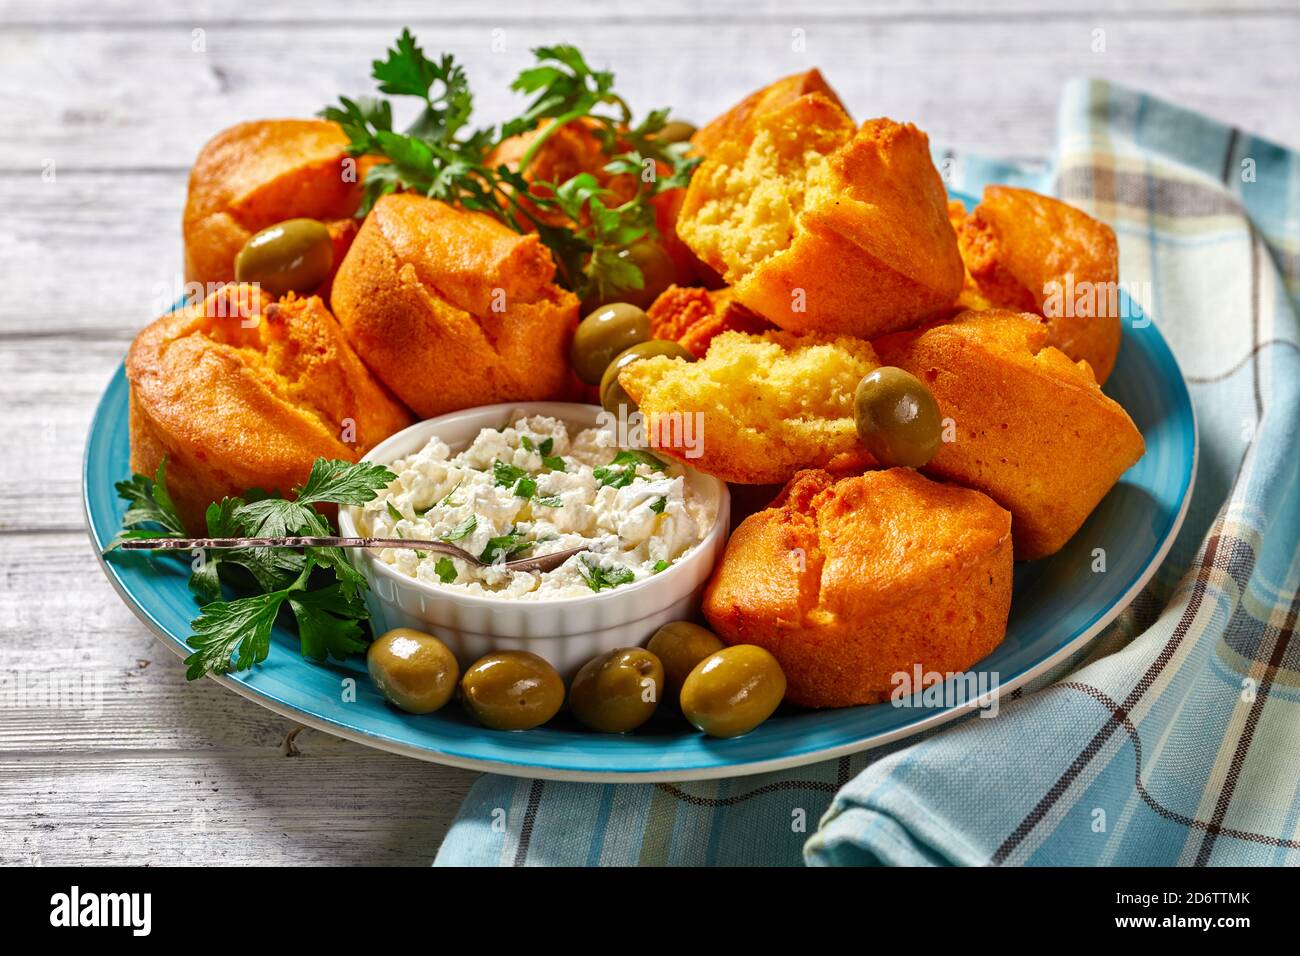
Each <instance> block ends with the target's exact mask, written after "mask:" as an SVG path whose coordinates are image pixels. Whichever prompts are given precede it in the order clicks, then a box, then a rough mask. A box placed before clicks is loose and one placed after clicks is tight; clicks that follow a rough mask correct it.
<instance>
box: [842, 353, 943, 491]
mask: <svg viewBox="0 0 1300 956" xmlns="http://www.w3.org/2000/svg"><path fill="white" fill-rule="evenodd" d="M853 412H854V417H855V419H856V421H857V426H858V437H860V438H861V439H862V443H863V444H864V445H866V446H867V451H869V452H871V454H872V456H874V457H875V459H876V460H877V461H878V462H880V463H881V464H882V465H884V466H885V467H886V468H894V467H898V466H905V467H909V468H920V467H921V466H922V465H925V464H927V463H928V462H929V461H930V459H931V458H933V457H934V456H935V453H936V452H938V450H939V445H940V444H941V443H942V439H943V419H942V417H941V416H940V413H939V405H938V403H937V402H936V401H935V400H934V396H933V395H931V394H930V390H929V389H928V388H926V387H925V385H924V384H922V383H921V380H920V379H918V378H917V377H916V376H915V375H912V374H910V373H908V372H905V371H903V370H902V369H901V368H893V367H892V366H884V367H882V368H878V369H876V370H875V371H873V372H871V373H869V374H868V375H866V376H865V377H863V379H862V381H861V382H859V383H858V389H857V392H856V393H855V394H854V397H853Z"/></svg>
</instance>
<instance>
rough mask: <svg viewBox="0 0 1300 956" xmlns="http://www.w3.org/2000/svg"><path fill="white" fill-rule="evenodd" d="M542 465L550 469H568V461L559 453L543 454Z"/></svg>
mask: <svg viewBox="0 0 1300 956" xmlns="http://www.w3.org/2000/svg"><path fill="white" fill-rule="evenodd" d="M542 465H543V466H544V467H546V468H549V469H550V470H551V471H568V470H569V465H568V463H567V462H566V461H565V460H564V459H563V458H561V457H560V456H559V455H543V456H542Z"/></svg>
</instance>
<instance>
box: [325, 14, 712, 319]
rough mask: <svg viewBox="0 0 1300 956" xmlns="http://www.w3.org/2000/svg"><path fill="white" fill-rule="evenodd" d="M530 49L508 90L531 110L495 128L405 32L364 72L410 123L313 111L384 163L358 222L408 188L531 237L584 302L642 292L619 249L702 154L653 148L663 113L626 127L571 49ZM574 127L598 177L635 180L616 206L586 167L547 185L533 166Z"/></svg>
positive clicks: (351, 102)
mask: <svg viewBox="0 0 1300 956" xmlns="http://www.w3.org/2000/svg"><path fill="white" fill-rule="evenodd" d="M533 54H534V56H535V58H536V63H535V65H533V66H531V67H528V68H526V69H524V70H523V71H522V72H521V73H520V74H519V75H518V76H517V77H516V79H515V81H514V82H513V84H512V88H513V89H514V90H516V91H518V92H520V93H523V94H526V95H527V96H529V97H530V98H531V100H530V102H529V104H528V106H527V107H526V108H525V109H524V110H523V112H522V113H521V114H520V115H518V116H516V117H514V118H512V119H509V120H507V121H506V122H504V123H502V124H501V125H500V126H499V127H492V126H488V127H484V128H479V129H472V128H471V126H470V120H471V118H472V115H473V97H472V95H471V93H470V88H469V81H468V78H467V77H466V76H465V73H464V71H463V69H462V68H461V67H460V66H459V65H457V63H456V62H455V60H454V59H453V58H452V57H451V56H449V55H445V54H444V55H443V56H441V57H440V58H437V59H435V58H433V57H430V56H427V55H426V54H425V53H424V51H423V50H422V49H421V48H420V46H419V45H418V44H417V42H416V41H415V38H414V37H413V36H411V34H410V32H409V31H403V33H402V35H401V37H399V38H398V40H397V43H396V44H395V46H394V47H393V48H392V49H391V50H389V51H388V52H387V55H386V58H385V59H383V60H377V61H375V62H374V64H373V65H372V76H373V77H374V79H375V80H376V81H377V83H378V86H379V90H380V92H382V93H387V94H390V95H393V96H405V97H411V98H415V99H418V100H419V101H420V102H421V104H422V108H421V110H420V113H419V116H418V117H417V119H416V121H415V122H414V123H413V124H412V125H411V126H410V127H408V128H407V129H406V130H403V131H400V132H399V131H396V130H394V129H393V109H392V107H391V105H390V104H388V102H387V101H384V100H372V99H366V98H357V99H348V98H346V97H341V98H340V99H339V104H338V105H337V106H332V107H327V108H326V109H325V110H323V111H322V112H321V115H322V116H324V117H325V118H326V119H330V120H333V121H334V122H336V123H338V124H339V125H340V126H341V127H342V128H343V130H344V132H345V133H346V134H347V136H348V147H347V148H348V151H349V153H351V154H352V155H353V156H362V155H374V156H380V157H383V158H385V159H387V160H388V161H387V162H382V163H375V164H373V165H371V167H370V168H369V170H368V171H367V173H366V178H365V183H364V198H363V201H362V203H361V206H360V208H359V209H358V211H357V214H358V215H359V216H364V215H365V214H366V213H367V212H368V211H369V210H370V208H371V206H372V205H373V204H374V203H375V202H376V201H377V200H378V199H379V198H380V197H381V196H384V195H387V194H388V193H391V192H394V191H396V190H399V189H400V190H409V191H413V192H416V193H419V194H422V195H425V196H429V197H431V198H434V199H440V200H443V201H444V202H448V203H451V204H453V205H458V206H461V207H463V208H465V209H471V210H477V211H480V212H485V213H487V214H489V215H491V216H493V217H495V218H496V219H498V220H499V221H501V222H503V223H505V224H506V225H507V226H509V227H510V228H512V229H514V230H515V231H517V232H521V233H527V232H533V233H536V235H537V236H538V238H540V239H541V241H542V243H543V244H545V245H546V246H547V248H548V249H550V251H551V255H552V257H553V258H554V260H555V263H556V267H557V271H558V276H557V278H558V279H559V281H560V282H562V283H563V284H565V285H566V286H568V287H569V288H570V289H572V290H573V291H574V292H576V293H577V294H578V295H579V297H580V298H582V297H585V296H587V295H588V294H589V293H595V292H599V293H601V294H604V295H606V296H607V297H608V296H609V295H613V294H614V293H615V292H617V291H620V290H629V291H630V290H638V289H641V288H643V287H644V282H645V280H644V276H643V275H642V273H641V269H640V267H639V266H638V265H637V264H636V263H635V262H634V261H633V260H632V259H631V258H630V257H628V256H627V255H626V254H625V253H626V251H627V248H628V246H630V245H631V244H632V243H633V242H636V241H638V240H639V239H641V238H644V237H646V236H651V235H657V233H658V230H657V228H656V226H655V210H654V206H653V203H652V201H653V200H654V198H655V197H656V196H657V195H658V194H660V193H662V192H664V191H665V190H668V189H680V188H683V187H685V186H686V185H687V184H688V183H689V181H690V177H691V174H692V172H693V171H694V169H695V167H696V165H697V164H698V163H699V162H700V158H699V157H695V156H690V155H688V154H689V153H690V151H691V146H690V144H689V143H685V142H681V143H666V142H661V141H660V139H659V138H658V134H659V132H660V131H661V130H662V129H663V126H664V124H665V123H666V122H667V119H668V111H667V110H666V109H659V110H652V111H650V112H649V113H648V114H646V115H645V116H644V117H643V118H641V119H640V120H639V121H634V119H633V115H632V111H631V109H630V108H629V106H628V104H627V102H626V101H625V100H624V99H623V98H622V97H621V96H619V95H618V94H617V93H616V92H615V91H614V76H613V74H612V73H610V72H608V71H603V70H594V69H592V68H591V66H590V65H589V64H588V63H587V62H586V59H585V58H584V57H583V55H582V53H581V52H580V51H579V50H578V49H577V48H576V47H572V46H568V45H556V46H549V47H539V48H537V49H535V50H534V51H533ZM571 123H582V124H583V126H584V128H585V129H586V130H587V131H588V132H589V133H590V134H591V135H592V136H593V137H594V138H595V140H596V143H597V144H598V146H599V148H600V151H601V153H602V154H603V155H604V157H605V159H606V162H605V163H604V164H603V169H602V170H601V172H602V173H603V175H604V177H605V178H606V180H608V179H609V178H613V177H620V178H621V179H622V180H623V181H624V182H629V183H632V184H634V185H635V187H636V189H635V192H634V193H633V195H632V196H630V197H625V196H621V195H620V197H619V198H620V199H621V200H622V201H621V202H620V203H619V204H618V205H613V202H614V197H613V196H612V195H611V194H610V191H609V189H608V187H607V186H606V185H603V184H602V181H601V180H600V179H598V178H597V177H595V176H593V175H592V172H591V171H583V172H580V173H578V174H577V175H576V176H572V177H570V178H569V179H567V180H565V181H563V182H557V183H551V182H545V181H543V180H542V179H541V178H540V177H539V176H538V175H537V173H536V171H535V170H532V169H531V167H532V165H533V161H534V159H536V157H537V156H538V155H539V154H540V152H541V150H542V149H543V148H544V146H545V144H546V143H547V141H548V140H549V139H550V138H551V137H552V136H553V135H555V134H556V133H557V132H558V131H559V130H561V129H564V128H566V127H568V126H569V124H571ZM528 132H533V133H534V135H533V136H532V139H531V141H530V142H529V143H528V145H527V147H526V149H525V150H524V152H523V154H522V156H521V157H520V158H519V160H518V161H517V162H516V163H512V164H511V165H510V166H506V165H504V164H499V165H497V166H495V167H493V166H491V165H490V164H489V162H488V159H487V157H488V156H489V154H490V153H491V152H492V150H493V149H494V147H496V146H497V145H499V144H501V143H503V142H504V141H506V140H508V139H510V138H511V137H514V136H517V135H519V134H522V133H528ZM646 173H649V175H646ZM557 212H558V213H560V214H561V215H560V217H558V218H559V222H558V224H557V223H556V222H555V220H556V219H557V217H556V216H555V215H554V214H555V213H557Z"/></svg>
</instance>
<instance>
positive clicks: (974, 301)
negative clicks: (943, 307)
mask: <svg viewBox="0 0 1300 956" xmlns="http://www.w3.org/2000/svg"><path fill="white" fill-rule="evenodd" d="M969 218H970V213H968V212H967V211H966V206H965V205H964V204H963V203H961V202H958V201H957V200H956V199H950V200H948V221H949V222H950V223H952V228H953V231H954V232H955V233H957V245H958V248H959V249H960V247H961V230H962V226H963V225H964V224H965V223H966V221H967V220H968V219H969ZM962 276H963V278H962V285H961V294H960V295H958V296H957V301H956V302H954V303H953V305H952V309H953V315H960V314H961V313H962V312H965V311H967V310H974V311H976V312H983V311H984V310H985V309H992V308H994V305H993V303H992V302H990V301H989V300H988V299H986V298H984V293H982V292H981V291H980V287H979V285H978V284H977V283H976V282H975V277H974V276H972V275H971V274H970V266H969V265H967V263H966V261H965V260H964V259H963V260H962Z"/></svg>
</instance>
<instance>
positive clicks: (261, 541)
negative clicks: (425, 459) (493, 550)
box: [118, 537, 587, 571]
mask: <svg viewBox="0 0 1300 956" xmlns="http://www.w3.org/2000/svg"><path fill="white" fill-rule="evenodd" d="M118 547H119V548H121V549H123V550H124V551H192V550H194V549H196V548H411V549H412V550H415V551H433V552H436V553H437V554H446V555H449V556H451V557H453V558H460V559H461V560H462V561H464V562H465V563H466V564H469V565H472V566H473V567H476V568H492V567H502V568H505V569H506V570H507V571H553V570H555V569H556V568H558V567H559V566H560V565H562V564H563V563H564V562H565V561H567V560H569V558H571V557H573V556H574V555H575V554H581V553H582V552H584V551H586V550H587V548H569V549H568V550H567V551H555V552H552V553H551V554H544V555H542V556H541V557H537V558H518V559H516V560H514V561H502V562H496V561H480V560H479V559H478V558H476V557H474V555H472V554H470V553H469V552H468V551H466V550H464V549H463V548H458V547H456V546H455V545H454V544H449V543H448V542H446V541H420V540H417V539H415V538H329V537H315V538H304V537H283V538H134V539H130V540H127V541H122V542H120V543H119V544H118Z"/></svg>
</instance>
